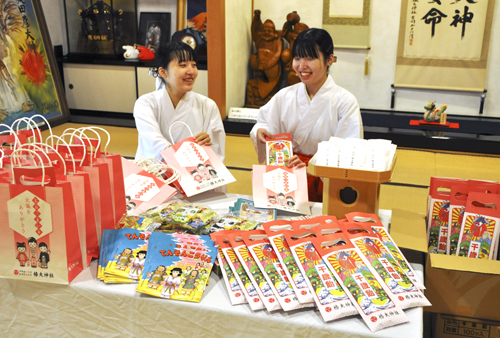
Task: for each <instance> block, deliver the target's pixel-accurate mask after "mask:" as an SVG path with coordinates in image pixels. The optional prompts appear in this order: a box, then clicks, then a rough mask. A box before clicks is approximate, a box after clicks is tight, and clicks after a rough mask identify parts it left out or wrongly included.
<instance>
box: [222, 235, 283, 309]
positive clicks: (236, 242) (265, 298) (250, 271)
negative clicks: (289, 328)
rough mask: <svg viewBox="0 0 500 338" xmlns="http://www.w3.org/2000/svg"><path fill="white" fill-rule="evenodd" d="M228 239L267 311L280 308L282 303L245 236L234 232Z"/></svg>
mask: <svg viewBox="0 0 500 338" xmlns="http://www.w3.org/2000/svg"><path fill="white" fill-rule="evenodd" d="M228 240H229V243H231V246H232V247H233V250H234V253H235V254H236V256H237V257H238V259H239V260H240V262H241V265H242V266H243V268H244V269H245V272H246V274H247V275H248V278H249V279H250V281H251V282H252V284H253V286H254V288H255V290H256V291H257V293H258V295H259V297H260V299H261V300H262V302H263V303H264V306H265V307H266V309H267V311H269V312H271V311H276V310H280V309H281V305H280V303H279V302H278V300H277V299H276V296H275V295H274V292H273V290H272V289H271V286H270V285H269V284H268V283H267V281H266V280H265V278H264V275H263V274H262V272H261V271H260V268H259V266H258V265H257V263H256V262H255V260H254V259H253V257H252V255H251V254H250V252H249V251H248V248H247V246H246V244H245V242H244V241H243V238H241V236H240V235H239V234H238V233H232V234H229V235H228Z"/></svg>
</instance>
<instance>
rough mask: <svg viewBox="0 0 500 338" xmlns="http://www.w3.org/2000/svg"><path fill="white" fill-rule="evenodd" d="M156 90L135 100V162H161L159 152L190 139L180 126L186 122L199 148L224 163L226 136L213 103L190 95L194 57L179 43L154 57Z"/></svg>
mask: <svg viewBox="0 0 500 338" xmlns="http://www.w3.org/2000/svg"><path fill="white" fill-rule="evenodd" d="M155 64H156V67H157V68H156V70H155V71H154V72H153V73H154V74H153V76H155V77H156V80H157V89H156V91H154V92H152V93H148V94H145V95H143V96H141V97H140V98H139V99H137V101H136V103H135V106H134V119H135V124H136V127H137V131H138V132H139V145H138V148H137V153H136V155H135V157H136V159H137V158H141V157H150V158H153V157H154V158H157V159H159V160H163V158H162V156H161V154H160V153H161V152H162V151H163V150H165V149H167V148H168V147H170V146H171V145H172V144H174V143H176V142H179V141H182V140H183V139H185V138H187V137H189V136H191V135H190V134H189V130H188V128H186V126H184V125H183V124H181V123H178V124H176V125H174V126H173V127H172V137H173V140H172V139H170V135H169V128H170V126H171V125H172V123H174V122H176V121H182V122H184V123H186V124H187V125H188V126H189V127H190V128H191V130H192V132H193V134H194V139H195V140H196V142H197V143H198V144H199V145H208V146H211V147H212V149H213V151H214V152H215V153H216V154H217V156H219V158H220V159H221V161H224V152H225V142H226V133H225V132H224V126H223V124H222V120H221V117H220V113H219V109H218V108H217V105H216V104H215V102H214V101H213V100H211V99H209V98H208V97H206V96H203V95H201V94H197V93H194V92H193V91H192V90H193V85H194V83H195V81H196V77H197V76H198V68H197V67H196V55H195V54H194V51H193V49H192V48H191V47H190V46H189V45H187V44H185V43H183V42H171V43H169V44H165V45H162V46H161V47H160V49H159V51H158V53H157V55H156V57H155Z"/></svg>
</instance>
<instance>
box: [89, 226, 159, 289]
mask: <svg viewBox="0 0 500 338" xmlns="http://www.w3.org/2000/svg"><path fill="white" fill-rule="evenodd" d="M150 234H151V233H150V232H148V231H140V230H137V229H132V228H123V229H117V230H108V229H104V230H103V234H102V239H101V254H100V257H99V270H98V273H97V278H99V279H101V280H102V281H103V282H105V283H137V282H138V280H139V276H140V275H141V273H142V270H143V267H144V262H145V260H146V256H147V250H148V238H149V236H150Z"/></svg>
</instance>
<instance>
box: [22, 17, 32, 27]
mask: <svg viewBox="0 0 500 338" xmlns="http://www.w3.org/2000/svg"><path fill="white" fill-rule="evenodd" d="M29 26H30V24H29V23H28V17H27V16H26V14H23V27H29Z"/></svg>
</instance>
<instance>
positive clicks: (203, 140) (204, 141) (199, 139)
mask: <svg viewBox="0 0 500 338" xmlns="http://www.w3.org/2000/svg"><path fill="white" fill-rule="evenodd" d="M194 140H195V141H196V143H198V144H199V145H200V146H211V145H212V140H211V139H210V136H209V135H208V134H207V133H205V132H204V131H202V132H201V133H199V134H198V135H196V136H195V137H194Z"/></svg>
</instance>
